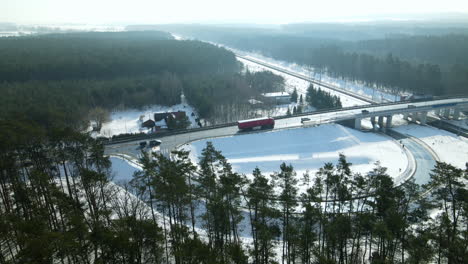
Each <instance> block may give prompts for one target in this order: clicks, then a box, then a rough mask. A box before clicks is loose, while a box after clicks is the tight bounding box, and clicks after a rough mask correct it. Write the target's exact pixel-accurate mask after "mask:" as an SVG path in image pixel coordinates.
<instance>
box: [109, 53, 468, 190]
mask: <svg viewBox="0 0 468 264" xmlns="http://www.w3.org/2000/svg"><path fill="white" fill-rule="evenodd" d="M239 57H241V58H243V59H246V60H249V61H252V62H254V63H258V64H261V65H262V66H265V67H270V68H273V67H274V68H273V69H275V70H278V71H281V72H283V73H286V74H290V75H292V76H295V77H296V78H301V79H304V80H307V81H311V82H314V83H317V84H319V85H322V86H325V87H327V88H329V89H332V90H335V91H337V92H340V93H344V94H346V95H348V96H353V97H355V98H357V99H359V100H363V101H366V102H369V103H374V102H373V101H371V100H370V99H369V98H363V97H362V96H359V95H355V94H352V93H350V92H348V91H344V90H343V89H341V88H337V87H333V86H331V85H327V84H323V83H321V82H318V81H316V80H311V79H310V78H308V77H306V76H302V75H299V74H296V73H293V72H289V71H287V70H284V69H280V68H277V67H275V66H272V65H266V64H265V63H263V62H257V61H255V60H252V59H250V58H245V57H243V56H239ZM455 106H457V107H459V106H460V107H464V108H465V107H466V108H468V98H448V99H441V100H433V101H427V102H396V103H386V104H379V105H377V104H372V105H368V104H367V105H361V106H355V107H349V108H343V109H335V110H327V111H318V112H311V113H303V114H301V115H297V116H292V117H278V118H275V119H276V120H275V128H274V129H273V130H278V129H287V128H297V127H302V126H303V124H302V123H301V119H302V118H308V119H310V120H309V121H308V122H307V123H308V124H309V125H319V124H325V123H333V122H337V121H341V120H349V119H355V118H357V119H363V118H370V117H373V116H387V115H394V114H403V113H410V112H417V111H432V110H436V109H439V108H444V107H455ZM363 110H366V111H365V112H363ZM261 132H263V131H261V130H260V131H252V132H249V133H261ZM239 133H245V132H239V130H238V128H237V126H236V125H235V124H226V125H221V126H218V127H215V128H210V127H207V128H203V129H194V130H186V131H182V132H177V133H174V134H169V135H162V136H160V135H157V134H155V135H148V136H145V138H144V139H142V138H136V137H135V138H130V139H123V140H121V141H118V142H109V143H108V144H106V148H105V154H107V155H121V154H123V155H126V156H129V157H130V158H132V159H137V158H138V157H139V155H140V154H141V152H142V149H141V148H140V147H139V142H140V141H142V140H148V139H150V138H158V139H160V140H161V141H162V144H161V146H160V151H161V153H162V154H164V155H169V153H170V151H172V150H174V149H176V148H177V147H178V146H180V145H183V144H186V143H189V142H191V141H195V140H200V139H207V138H215V137H223V136H234V135H237V134H239ZM389 136H391V137H393V138H395V139H397V140H401V142H402V144H403V145H405V147H407V148H408V150H409V151H410V152H411V153H412V154H413V156H414V158H415V163H416V171H415V174H414V177H415V179H416V182H417V183H424V182H427V180H428V177H429V172H430V170H431V169H432V168H433V166H434V165H435V159H436V157H435V155H434V154H433V153H431V151H430V149H428V148H427V147H425V146H423V144H421V142H418V141H416V140H415V139H412V138H410V137H406V136H404V135H401V134H398V133H396V132H394V131H389ZM145 151H148V150H147V149H145Z"/></svg>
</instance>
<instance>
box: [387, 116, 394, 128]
mask: <svg viewBox="0 0 468 264" xmlns="http://www.w3.org/2000/svg"><path fill="white" fill-rule="evenodd" d="M392 119H393V116H391V115H389V116H387V122H386V124H385V127H386V128H391V127H392Z"/></svg>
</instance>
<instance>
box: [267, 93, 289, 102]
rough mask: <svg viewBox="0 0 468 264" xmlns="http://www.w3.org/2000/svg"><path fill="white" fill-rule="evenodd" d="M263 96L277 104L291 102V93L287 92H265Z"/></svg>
mask: <svg viewBox="0 0 468 264" xmlns="http://www.w3.org/2000/svg"><path fill="white" fill-rule="evenodd" d="M262 96H263V97H264V98H265V99H266V100H268V101H273V102H275V103H277V104H289V103H290V102H291V95H290V94H289V93H287V92H274V93H263V94H262Z"/></svg>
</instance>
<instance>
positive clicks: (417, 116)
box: [411, 112, 419, 122]
mask: <svg viewBox="0 0 468 264" xmlns="http://www.w3.org/2000/svg"><path fill="white" fill-rule="evenodd" d="M418 118H419V113H418V112H414V113H411V121H412V122H416V121H418Z"/></svg>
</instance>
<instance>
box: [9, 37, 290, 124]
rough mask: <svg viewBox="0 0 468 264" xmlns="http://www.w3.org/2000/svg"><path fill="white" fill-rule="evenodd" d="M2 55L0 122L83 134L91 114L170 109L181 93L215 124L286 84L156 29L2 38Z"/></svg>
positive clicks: (217, 50) (224, 53)
mask: <svg viewBox="0 0 468 264" xmlns="http://www.w3.org/2000/svg"><path fill="white" fill-rule="evenodd" d="M0 57H1V58H2V60H0V93H1V94H2V96H1V97H0V104H1V105H2V112H1V113H0V118H4V119H6V118H18V117H22V118H28V119H30V120H32V121H34V122H39V123H41V124H42V125H43V126H45V127H52V126H68V127H73V128H79V129H82V128H83V127H86V126H87V124H88V121H89V114H90V113H92V112H93V110H94V109H96V108H102V109H107V110H113V109H116V108H123V109H125V108H141V107H143V106H145V105H153V104H159V105H166V106H170V105H174V104H177V103H179V102H180V95H181V93H182V92H185V94H186V98H187V100H188V101H189V103H191V104H192V105H193V106H194V107H195V108H196V109H197V110H199V112H200V114H201V117H203V118H211V119H213V120H214V118H213V116H215V115H216V114H217V113H218V112H217V111H216V110H215V109H216V108H217V107H220V106H222V105H227V104H229V105H234V107H235V108H239V106H238V105H246V104H247V100H248V99H249V98H250V97H254V96H256V95H258V94H259V93H261V92H262V91H264V90H266V89H281V88H282V85H283V79H282V78H281V77H279V78H278V76H275V75H273V74H271V73H253V74H250V73H249V74H247V75H245V74H242V73H241V65H240V64H239V63H238V62H237V61H236V58H235V56H234V54H233V53H232V52H229V51H227V50H225V49H223V48H219V47H216V46H214V45H211V44H208V43H204V42H200V41H178V40H174V39H172V36H171V35H170V34H168V33H164V32H156V31H151V32H87V33H68V34H48V35H34V36H30V37H9V38H0ZM94 112H96V111H94ZM248 114H249V113H245V115H248ZM233 118H236V117H233Z"/></svg>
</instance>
